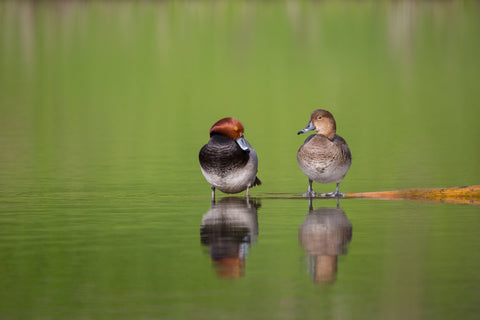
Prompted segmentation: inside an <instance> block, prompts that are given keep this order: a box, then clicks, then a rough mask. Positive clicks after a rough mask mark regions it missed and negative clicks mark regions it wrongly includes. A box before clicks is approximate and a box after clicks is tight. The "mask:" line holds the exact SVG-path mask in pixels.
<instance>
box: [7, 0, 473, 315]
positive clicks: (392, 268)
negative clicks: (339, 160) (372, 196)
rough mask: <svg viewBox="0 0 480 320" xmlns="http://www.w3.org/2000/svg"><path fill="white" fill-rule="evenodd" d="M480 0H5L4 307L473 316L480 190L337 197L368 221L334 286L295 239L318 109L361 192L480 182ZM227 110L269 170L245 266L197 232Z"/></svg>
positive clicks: (352, 186)
mask: <svg viewBox="0 0 480 320" xmlns="http://www.w3.org/2000/svg"><path fill="white" fill-rule="evenodd" d="M479 9H480V8H479V6H478V3H477V2H475V1H447V2H444V1H439V2H436V1H433V2H410V1H396V2H390V1H383V2H376V1H366V2H360V3H357V2H350V1H324V2H315V1H278V2H269V1H266V2H264V1H235V2H229V1H184V2H180V1H162V2H153V1H139V2H128V1H121V2H107V1H105V2H103V1H89V2H83V1H68V2H56V1H54V2H49V1H40V2H37V1H22V2H15V1H4V2H1V3H0V228H1V229H0V231H1V232H0V261H2V263H0V287H1V288H2V289H1V293H0V314H1V316H0V318H2V319H66V318H69V319H99V318H101V319H133V318H138V319H151V318H156V319H158V318H165V319H180V318H192V317H195V318H198V319H207V318H208V319H212V318H224V319H237V318H238V319H240V318H242V319H243V318H245V317H248V318H252V319H266V318H272V319H298V318H302V319H309V318H318V317H326V318H339V319H349V318H365V319H372V318H378V319H386V318H389V319H392V318H399V319H405V318H409V319H425V318H434V319H440V318H451V317H453V316H455V317H461V318H463V319H468V318H471V319H473V318H475V317H476V316H477V315H478V312H479V311H480V310H479V307H478V297H479V294H480V292H479V291H478V288H479V276H478V274H477V270H478V268H479V267H480V255H479V254H478V246H479V240H478V237H477V236H476V234H477V230H478V228H479V227H480V218H479V216H478V212H479V210H478V206H458V205H446V204H428V203H410V202H375V201H368V200H353V199H348V200H341V202H340V205H341V207H342V209H343V210H344V211H345V213H346V215H347V216H348V219H349V220H350V222H351V224H352V225H353V239H352V241H351V243H350V246H349V253H348V254H347V255H345V256H340V257H339V266H338V268H339V270H338V275H337V281H336V282H335V283H334V284H331V285H327V286H318V285H315V284H313V283H312V281H311V278H310V277H309V275H308V263H306V253H305V251H304V250H303V249H302V248H301V246H300V245H299V243H298V228H299V226H300V225H301V223H302V222H303V220H304V219H305V215H306V214H307V213H308V203H307V201H304V200H301V199H300V200H299V199H289V198H292V197H295V196H297V195H299V194H301V193H303V192H305V191H306V189H307V179H306V177H305V176H304V175H303V173H302V172H301V170H300V169H299V167H298V165H297V163H296V152H297V150H298V148H299V146H300V145H301V144H302V143H303V140H304V139H305V138H306V137H305V136H297V134H296V132H297V131H298V130H300V129H302V128H303V127H304V126H305V125H306V123H307V121H308V120H309V115H310V113H311V111H312V110H314V109H316V108H319V107H322V108H325V109H328V110H330V111H331V112H332V113H333V114H334V116H335V118H336V121H337V130H338V131H337V133H338V134H339V135H341V136H342V137H344V138H345V139H346V141H347V142H348V144H349V146H350V149H351V151H352V155H353V163H352V167H351V169H350V171H349V172H348V174H347V176H346V178H345V180H344V181H343V182H342V184H341V186H340V187H341V191H343V192H362V191H378V190H395V189H402V188H412V187H447V186H458V185H472V184H479V180H480V166H479V165H478V164H479V163H480V148H479V139H478V138H479V137H480V126H478V119H479V118H480V106H479V103H478V101H479V99H480V90H478V88H479V83H480V62H479V61H480V60H479V57H480V36H479V35H480V19H479V18H480V16H479V12H480V11H479ZM226 116H233V117H236V118H238V119H239V120H240V121H242V123H243V124H244V126H245V137H246V138H247V140H248V141H249V142H250V143H251V144H252V146H253V147H254V148H255V150H256V151H257V153H258V155H259V173H258V176H259V178H260V179H261V180H262V182H263V184H262V186H260V187H255V188H254V189H252V190H251V195H252V196H253V197H256V198H257V199H258V200H260V201H261V203H262V207H261V208H260V209H259V211H258V220H259V221H258V223H259V237H258V242H257V243H255V244H253V245H252V247H251V249H250V251H249V254H248V257H247V260H246V272H245V276H244V277H243V278H241V279H235V280H225V279H217V277H216V276H215V272H214V271H213V270H212V266H211V262H210V258H209V255H208V249H207V248H205V247H202V246H201V245H200V234H199V228H200V222H201V218H202V215H203V214H205V213H206V212H207V211H208V209H209V207H210V189H209V185H208V183H207V182H206V181H205V179H204V178H203V176H202V175H201V172H200V169H199V165H198V151H199V150H200V148H201V146H202V145H203V144H205V143H206V142H207V141H208V130H209V129H210V126H211V125H212V124H213V123H214V122H215V121H217V120H218V119H220V118H222V117H226ZM334 187H335V186H334V185H333V184H332V185H319V184H314V188H315V190H316V191H318V192H329V191H333V189H334ZM218 195H219V197H220V198H221V197H222V196H223V195H222V194H221V193H220V192H218ZM239 196H243V194H240V195H239ZM322 206H327V207H334V206H335V203H334V201H323V200H316V201H315V202H314V207H322Z"/></svg>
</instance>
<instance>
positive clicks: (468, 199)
mask: <svg viewBox="0 0 480 320" xmlns="http://www.w3.org/2000/svg"><path fill="white" fill-rule="evenodd" d="M345 196H346V197H348V198H371V199H381V200H413V201H427V202H446V203H463V204H475V205H480V185H475V186H464V187H450V188H433V189H406V190H394V191H379V192H360V193H347V194H345Z"/></svg>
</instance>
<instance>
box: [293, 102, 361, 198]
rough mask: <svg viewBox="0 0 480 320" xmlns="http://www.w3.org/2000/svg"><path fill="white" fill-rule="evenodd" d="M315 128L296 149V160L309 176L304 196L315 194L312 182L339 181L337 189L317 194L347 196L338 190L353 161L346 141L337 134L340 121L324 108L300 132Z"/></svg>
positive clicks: (314, 113) (312, 115)
mask: <svg viewBox="0 0 480 320" xmlns="http://www.w3.org/2000/svg"><path fill="white" fill-rule="evenodd" d="M312 130H314V131H315V132H316V134H312V135H310V136H309V137H308V138H307V139H305V142H304V143H303V144H302V145H301V146H300V148H299V149H298V152H297V161H298V165H299V166H300V169H302V171H303V173H304V174H305V175H306V176H307V177H308V191H307V193H305V194H303V196H304V197H315V196H317V194H316V192H315V191H314V190H313V188H312V182H313V181H315V182H318V183H332V182H336V183H337V187H336V189H335V191H334V192H330V193H323V194H318V196H322V197H344V196H345V194H343V193H340V192H339V187H340V182H341V181H342V180H343V178H344V177H345V175H346V174H347V171H348V169H350V166H351V164H352V154H351V152H350V148H349V147H348V144H347V142H346V141H345V139H343V138H342V137H341V136H339V135H337V133H336V132H337V124H336V122H335V118H334V117H333V115H332V114H331V113H330V112H329V111H327V110H323V109H317V110H314V111H313V112H312V114H311V116H310V121H309V122H308V124H307V126H306V127H305V128H303V129H302V130H300V131H298V133H297V134H302V133H306V132H309V131H312Z"/></svg>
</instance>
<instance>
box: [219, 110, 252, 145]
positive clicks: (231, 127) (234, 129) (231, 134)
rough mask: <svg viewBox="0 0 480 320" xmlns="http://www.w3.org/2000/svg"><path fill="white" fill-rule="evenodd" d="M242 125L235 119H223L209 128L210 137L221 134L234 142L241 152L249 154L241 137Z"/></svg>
mask: <svg viewBox="0 0 480 320" xmlns="http://www.w3.org/2000/svg"><path fill="white" fill-rule="evenodd" d="M244 130H245V129H244V128H243V124H242V123H241V122H240V121H238V120H237V119H235V118H231V117H228V118H223V119H220V120H218V121H217V122H215V123H214V125H213V126H212V127H211V128H210V137H211V136H212V135H214V134H221V135H223V136H226V137H228V138H230V139H232V140H233V141H235V142H236V143H237V144H238V146H239V147H240V148H242V150H244V151H247V152H249V151H250V150H249V148H248V143H247V141H246V140H245V138H244V137H243V132H244Z"/></svg>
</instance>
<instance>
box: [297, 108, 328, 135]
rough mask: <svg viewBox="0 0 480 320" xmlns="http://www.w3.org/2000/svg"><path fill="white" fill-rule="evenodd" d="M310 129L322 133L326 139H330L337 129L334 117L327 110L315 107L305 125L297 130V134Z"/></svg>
mask: <svg viewBox="0 0 480 320" xmlns="http://www.w3.org/2000/svg"><path fill="white" fill-rule="evenodd" d="M311 130H315V131H316V132H317V133H318V134H321V135H324V136H325V137H327V138H328V139H330V140H332V139H333V137H334V136H335V133H336V131H337V124H336V123H335V118H334V117H333V115H332V114H331V113H330V112H328V111H327V110H323V109H317V110H315V111H313V112H312V115H311V116H310V121H309V122H308V124H307V126H306V127H305V128H303V129H302V130H300V131H298V134H301V133H305V132H308V131H311Z"/></svg>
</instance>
